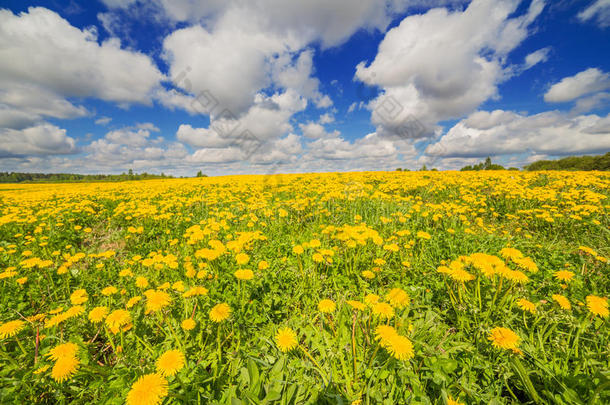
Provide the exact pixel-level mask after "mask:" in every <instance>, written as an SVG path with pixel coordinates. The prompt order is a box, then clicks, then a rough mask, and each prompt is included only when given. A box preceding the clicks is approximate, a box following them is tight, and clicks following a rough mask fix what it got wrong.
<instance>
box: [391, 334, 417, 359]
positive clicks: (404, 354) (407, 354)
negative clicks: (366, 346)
mask: <svg viewBox="0 0 610 405" xmlns="http://www.w3.org/2000/svg"><path fill="white" fill-rule="evenodd" d="M385 348H386V350H387V351H388V352H390V354H391V355H392V356H393V357H394V358H396V359H398V360H408V359H410V358H412V357H413V356H414V352H413V343H411V341H410V340H409V338H407V337H405V336H400V335H398V334H396V335H394V336H390V337H389V339H388V341H387V345H386V346H385Z"/></svg>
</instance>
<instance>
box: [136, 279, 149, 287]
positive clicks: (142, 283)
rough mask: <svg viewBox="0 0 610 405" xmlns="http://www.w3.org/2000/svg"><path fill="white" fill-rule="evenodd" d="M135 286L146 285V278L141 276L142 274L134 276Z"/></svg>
mask: <svg viewBox="0 0 610 405" xmlns="http://www.w3.org/2000/svg"><path fill="white" fill-rule="evenodd" d="M136 287H138V288H146V287H148V280H147V279H146V277H142V276H138V277H136Z"/></svg>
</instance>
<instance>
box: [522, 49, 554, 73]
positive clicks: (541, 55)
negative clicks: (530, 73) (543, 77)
mask: <svg viewBox="0 0 610 405" xmlns="http://www.w3.org/2000/svg"><path fill="white" fill-rule="evenodd" d="M549 52H551V48H550V47H546V48H542V49H538V50H537V51H534V52H532V53H530V54H528V55H527V56H526V57H525V65H524V67H523V68H524V69H526V70H527V69H529V68H531V67H533V66H535V65H537V64H539V63H543V62H546V61H547V60H548V59H549Z"/></svg>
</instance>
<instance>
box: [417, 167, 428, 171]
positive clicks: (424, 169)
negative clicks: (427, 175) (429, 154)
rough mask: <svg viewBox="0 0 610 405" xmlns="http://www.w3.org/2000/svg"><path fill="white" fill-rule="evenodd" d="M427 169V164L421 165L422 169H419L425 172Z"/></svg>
mask: <svg viewBox="0 0 610 405" xmlns="http://www.w3.org/2000/svg"><path fill="white" fill-rule="evenodd" d="M427 170H428V168H427V167H426V165H423V166H422V167H421V169H419V171H420V172H425V171H427Z"/></svg>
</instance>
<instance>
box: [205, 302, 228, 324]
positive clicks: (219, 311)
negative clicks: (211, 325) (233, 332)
mask: <svg viewBox="0 0 610 405" xmlns="http://www.w3.org/2000/svg"><path fill="white" fill-rule="evenodd" d="M230 315H231V307H230V306H229V305H228V304H226V303H224V302H223V303H221V304H216V305H214V307H213V308H212V309H211V310H210V319H211V320H212V321H213V322H222V321H224V320H225V319H227V318H228V317H229V316H230Z"/></svg>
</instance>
